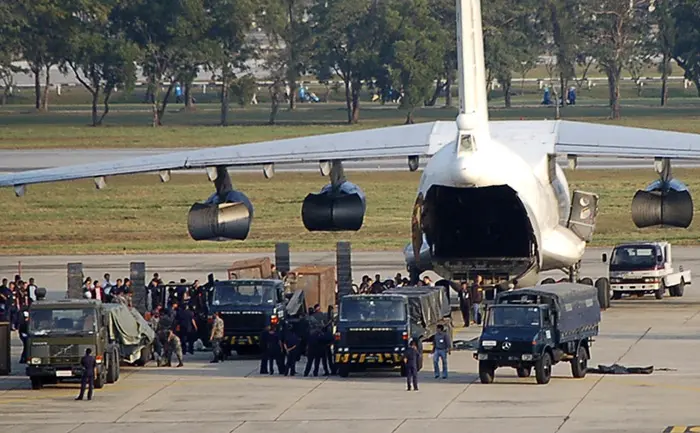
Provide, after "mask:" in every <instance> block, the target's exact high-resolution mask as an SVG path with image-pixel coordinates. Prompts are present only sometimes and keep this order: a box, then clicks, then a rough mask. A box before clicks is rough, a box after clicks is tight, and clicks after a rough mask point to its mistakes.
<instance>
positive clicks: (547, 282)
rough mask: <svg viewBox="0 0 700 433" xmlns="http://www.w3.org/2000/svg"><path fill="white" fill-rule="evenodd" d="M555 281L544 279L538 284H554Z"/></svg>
mask: <svg viewBox="0 0 700 433" xmlns="http://www.w3.org/2000/svg"><path fill="white" fill-rule="evenodd" d="M556 282H557V281H556V280H555V279H554V278H545V279H544V280H542V282H541V283H540V284H554V283H556Z"/></svg>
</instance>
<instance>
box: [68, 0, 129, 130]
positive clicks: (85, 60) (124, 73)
mask: <svg viewBox="0 0 700 433" xmlns="http://www.w3.org/2000/svg"><path fill="white" fill-rule="evenodd" d="M115 3H116V2H115V1H114V0H92V1H89V2H85V3H84V4H83V8H82V9H81V10H80V11H78V12H77V13H75V14H74V15H73V28H74V31H73V32H72V39H71V40H70V41H69V46H70V50H71V51H70V54H69V58H68V61H67V63H68V65H69V66H70V68H71V69H72V70H73V72H74V73H75V76H76V78H77V79H78V81H79V82H80V83H81V84H82V85H83V87H85V89H86V90H87V91H88V92H89V93H90V95H91V96H92V126H99V125H102V121H103V120H104V118H105V116H107V114H108V113H109V100H110V97H111V96H112V92H113V91H114V89H115V88H117V87H121V88H125V89H130V88H131V87H132V86H133V84H134V82H135V81H136V65H135V63H134V62H135V61H136V60H137V53H138V50H137V48H136V46H135V44H133V43H132V42H130V41H128V40H126V38H125V37H124V35H123V34H120V33H119V32H118V30H117V29H116V28H115V26H114V25H113V24H112V23H111V22H110V21H109V16H110V14H111V12H112V9H113V8H114V6H115ZM101 95H104V96H103V105H104V109H103V111H102V114H101V115H100V114H98V108H97V106H98V104H99V101H100V96H101Z"/></svg>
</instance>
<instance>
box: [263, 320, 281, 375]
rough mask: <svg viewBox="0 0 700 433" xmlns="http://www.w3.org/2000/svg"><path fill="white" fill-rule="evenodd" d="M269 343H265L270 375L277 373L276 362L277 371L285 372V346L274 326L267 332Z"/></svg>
mask: <svg viewBox="0 0 700 433" xmlns="http://www.w3.org/2000/svg"><path fill="white" fill-rule="evenodd" d="M266 343H267V344H266V345H265V350H266V352H267V353H266V355H265V357H266V358H267V364H268V369H269V372H270V375H271V376H272V375H273V374H275V364H277V370H278V371H277V372H278V373H279V374H284V371H285V368H284V347H283V344H282V339H281V338H280V335H279V334H278V333H277V330H276V329H275V328H274V327H270V330H269V331H268V333H267V342H266Z"/></svg>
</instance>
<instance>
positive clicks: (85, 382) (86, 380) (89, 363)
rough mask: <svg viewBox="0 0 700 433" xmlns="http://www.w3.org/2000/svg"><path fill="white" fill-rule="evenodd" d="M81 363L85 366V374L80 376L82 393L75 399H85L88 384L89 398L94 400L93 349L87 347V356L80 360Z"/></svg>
mask: <svg viewBox="0 0 700 433" xmlns="http://www.w3.org/2000/svg"><path fill="white" fill-rule="evenodd" d="M80 365H81V366H82V367H83V375H82V377H81V378H80V394H78V396H77V397H76V398H75V399H76V400H82V399H83V395H84V394H85V387H86V386H87V389H88V395H87V399H88V400H92V389H93V387H94V386H95V357H94V356H92V349H90V348H88V349H85V356H83V357H82V359H81V360H80Z"/></svg>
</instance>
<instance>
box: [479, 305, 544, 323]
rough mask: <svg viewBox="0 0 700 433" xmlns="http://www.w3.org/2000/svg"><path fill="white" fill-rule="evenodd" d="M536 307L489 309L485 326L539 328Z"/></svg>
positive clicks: (539, 318)
mask: <svg viewBox="0 0 700 433" xmlns="http://www.w3.org/2000/svg"><path fill="white" fill-rule="evenodd" d="M540 323H541V315H540V309H539V308H537V307H498V306H494V307H491V309H489V314H488V317H487V318H486V326H540Z"/></svg>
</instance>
